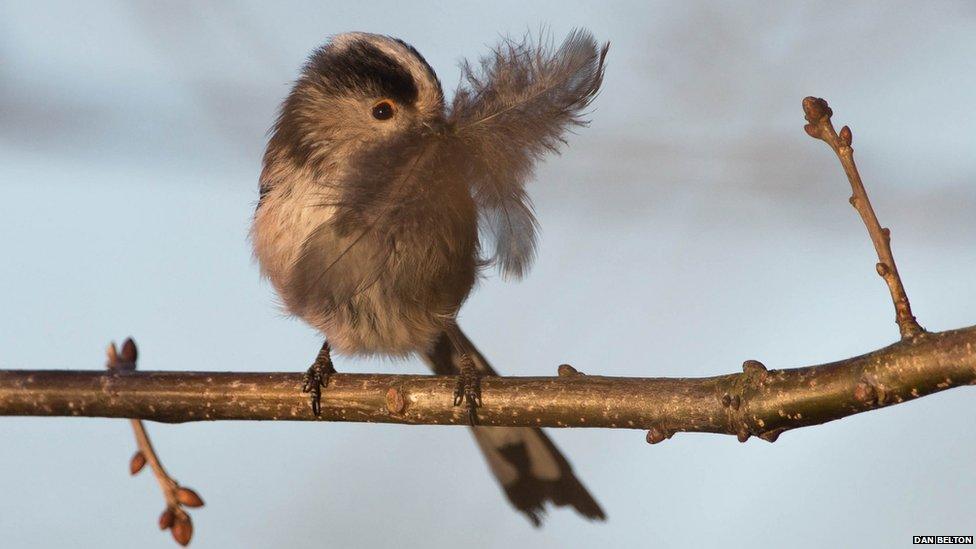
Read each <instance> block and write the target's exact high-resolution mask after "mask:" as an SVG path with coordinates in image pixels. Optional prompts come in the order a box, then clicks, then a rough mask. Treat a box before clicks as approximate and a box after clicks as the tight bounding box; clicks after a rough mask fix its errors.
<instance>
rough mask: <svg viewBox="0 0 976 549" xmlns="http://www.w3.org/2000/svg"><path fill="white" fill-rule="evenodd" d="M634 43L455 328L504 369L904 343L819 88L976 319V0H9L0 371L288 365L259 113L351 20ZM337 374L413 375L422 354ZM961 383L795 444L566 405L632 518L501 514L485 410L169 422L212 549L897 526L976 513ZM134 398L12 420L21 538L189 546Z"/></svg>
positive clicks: (864, 539) (908, 258) (2, 486)
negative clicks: (377, 417)
mask: <svg viewBox="0 0 976 549" xmlns="http://www.w3.org/2000/svg"><path fill="white" fill-rule="evenodd" d="M542 23H548V24H549V25H550V26H551V29H552V31H553V33H554V34H556V35H557V36H558V35H563V34H565V33H566V32H568V31H569V30H570V29H571V28H572V27H574V26H586V27H588V28H589V29H591V30H592V31H593V32H594V33H595V34H596V36H597V37H598V38H600V39H606V40H610V41H612V42H613V46H612V48H611V52H610V56H609V66H608V69H607V75H606V81H605V82H606V84H605V89H604V91H603V93H602V94H601V96H600V97H599V98H598V99H597V101H596V103H595V108H594V111H593V114H592V117H591V118H592V120H593V123H592V126H591V127H590V128H587V129H583V130H581V131H580V132H579V135H578V136H574V137H573V138H572V139H571V140H570V146H569V148H568V149H567V150H566V151H565V152H564V154H563V155H562V156H561V157H558V158H550V159H548V161H547V162H546V164H545V165H543V166H542V167H541V168H540V169H539V171H538V179H539V181H538V182H537V183H536V184H534V185H532V188H531V190H532V193H533V196H534V198H535V202H536V205H537V207H538V213H539V218H540V221H541V224H542V236H541V243H540V248H539V249H540V254H539V259H538V262H537V264H536V266H535V269H534V270H533V272H532V273H531V274H530V276H529V277H528V279H527V280H526V281H524V282H522V283H519V284H506V283H503V282H502V281H501V280H499V279H498V278H497V277H494V276H492V277H489V278H487V279H486V280H484V281H483V282H482V283H481V284H480V287H479V289H478V290H477V291H476V293H475V294H474V295H473V297H472V298H471V299H470V301H469V302H468V304H467V305H466V306H465V308H464V310H463V312H462V325H464V326H465V327H466V330H467V331H468V332H469V333H470V335H471V337H472V339H473V340H474V341H475V342H476V343H477V344H478V346H479V347H480V348H481V349H482V350H483V351H484V353H485V354H486V355H487V356H488V358H489V359H490V360H491V361H492V362H494V364H495V365H496V366H497V368H498V369H499V370H502V371H503V372H507V373H512V374H519V375H542V374H552V373H554V372H555V368H556V366H557V365H558V364H560V363H563V362H569V363H572V364H573V365H575V366H576V367H577V368H579V369H580V370H582V371H584V372H589V373H603V374H611V375H633V376H701V375H714V374H722V373H728V372H732V371H735V370H737V369H738V368H739V367H740V364H741V363H742V361H743V360H745V359H758V360H761V361H763V362H764V363H766V364H767V365H768V366H769V367H771V368H783V367H791V366H800V365H806V364H811V363H817V362H825V361H831V360H836V359H839V358H843V357H847V356H851V355H854V354H858V353H861V352H866V351H870V350H873V349H876V348H878V347H881V346H883V345H886V344H888V343H891V342H893V341H894V339H895V338H896V337H897V329H896V327H895V325H894V322H893V317H894V315H893V312H892V307H891V303H890V301H889V299H888V296H887V291H886V289H885V286H884V284H883V282H882V281H881V280H880V278H878V277H877V275H876V274H875V273H874V267H873V265H874V262H875V259H874V257H873V253H874V252H873V249H872V248H871V244H870V241H869V239H868V237H867V235H866V234H865V231H864V229H863V227H862V225H861V221H860V219H859V218H858V217H857V215H856V213H855V212H854V211H853V210H852V209H851V208H850V206H848V204H847V196H848V194H849V187H848V185H847V182H846V180H845V179H844V177H843V173H842V171H841V170H840V168H839V166H838V165H837V162H836V159H835V158H834V157H833V156H832V154H830V153H829V151H828V149H827V148H826V146H824V145H823V144H822V143H819V142H816V141H814V140H812V139H810V138H808V137H807V136H806V135H805V134H804V132H803V129H802V126H803V116H802V112H801V109H800V101H801V99H802V98H803V97H804V96H806V95H811V94H814V95H820V96H823V97H826V98H827V99H828V100H829V101H830V103H831V105H832V106H833V108H834V110H835V112H836V121H837V122H838V124H839V125H840V124H850V125H851V127H852V128H853V132H854V146H855V149H856V151H857V157H858V160H859V163H860V166H861V168H862V174H863V176H864V179H865V182H866V184H867V186H868V190H869V192H870V193H871V195H872V197H873V200H874V204H875V207H876V209H877V211H878V214H879V216H880V217H881V220H882V222H883V223H884V224H886V225H888V226H890V227H891V228H892V235H893V247H894V251H895V255H896V258H897V259H898V262H899V267H900V270H901V271H902V275H903V278H904V280H905V283H906V285H907V288H908V291H909V294H910V296H911V297H912V300H913V304H914V306H915V310H916V314H917V315H918V317H919V320H920V321H921V323H922V324H923V325H924V326H925V327H927V328H930V329H934V330H941V329H948V328H954V327H961V326H966V325H970V324H973V323H974V322H976V314H974V311H976V307H974V304H976V286H974V284H973V282H972V281H973V273H974V271H976V246H974V241H976V215H974V213H973V212H974V211H976V187H974V183H976V160H974V155H973V153H974V150H976V137H974V135H976V132H974V130H976V111H974V110H973V109H972V104H973V103H972V97H973V93H974V90H976V8H974V7H973V4H972V3H966V2H955V3H953V2H933V3H926V4H925V6H924V8H923V7H921V6H920V5H919V4H917V3H901V4H898V3H893V2H881V3H859V4H857V5H850V4H849V3H843V2H792V3H791V2H781V3H765V2H764V3H735V4H732V3H729V4H722V3H717V2H716V3H711V2H709V3H701V2H699V3H695V2H691V3H689V2H674V3H670V2H633V3H625V2H612V3H604V2H599V3H598V2H593V3H566V2H545V3H531V2H521V1H520V2H503V3H491V4H490V5H489V4H487V3H484V2H466V3H459V2H429V3H407V2H379V1H373V2H368V3H363V2H350V3H342V4H334V3H329V2H304V3H289V2H283V3H274V4H272V3H264V2H235V3H231V2H210V3H199V2H167V3H159V2H123V1H118V2H61V3H55V2H27V1H9V0H8V1H5V2H2V3H0V191H2V193H0V196H2V197H3V200H0V235H2V239H0V256H2V257H3V258H4V261H3V262H2V264H0V288H2V291H0V367H2V368H73V369H91V368H100V367H101V366H102V364H103V361H104V359H103V350H104V348H105V346H106V344H107V343H108V342H109V341H110V340H112V339H115V340H120V339H122V338H124V337H125V336H127V335H130V334H131V335H133V336H135V337H136V340H137V341H138V343H139V345H140V349H141V351H142V359H141V361H140V366H141V367H142V368H145V369H164V370H181V369H192V370H248V371H258V370H286V371H300V370H302V369H304V368H305V366H306V365H307V363H308V362H309V361H310V360H311V359H312V358H313V357H314V354H315V352H316V351H317V349H318V345H319V336H317V335H316V334H315V333H314V332H313V331H312V330H311V329H309V328H307V327H306V326H304V325H303V324H302V323H300V322H299V321H296V320H292V319H288V318H285V317H283V316H282V315H281V313H280V312H279V311H278V309H277V308H276V306H275V299H274V296H273V293H272V291H271V290H270V288H269V287H268V285H267V284H265V283H263V282H262V281H261V280H260V279H259V277H258V272H257V268H256V266H255V265H254V264H253V262H252V260H251V256H250V249H249V244H248V242H247V239H246V236H247V227H248V223H249V221H250V215H251V212H252V210H253V206H254V203H255V200H256V198H257V176H258V172H259V170H260V156H261V153H262V151H263V148H264V142H265V132H266V130H267V128H268V127H269V126H270V124H271V121H272V119H273V117H274V114H275V109H276V107H277V104H278V102H279V101H280V100H281V98H282V97H283V96H284V95H285V94H286V93H287V91H288V87H289V82H290V81H291V80H292V79H293V78H294V77H295V75H296V71H297V68H298V67H299V66H300V65H301V63H302V61H303V59H304V57H305V55H306V54H307V53H308V52H309V51H310V50H311V49H312V48H314V47H316V46H317V45H319V44H320V43H322V42H323V41H324V40H325V38H326V37H327V36H328V35H330V34H333V33H337V32H342V31H348V30H365V31H372V32H382V33H388V34H392V35H396V36H399V37H401V38H403V39H405V40H406V41H408V42H410V43H412V44H414V45H415V46H416V47H417V48H418V49H419V50H420V51H421V52H422V53H423V54H424V55H425V56H426V57H427V59H428V60H429V61H430V63H431V65H433V67H434V68H435V69H436V70H437V71H438V72H439V74H440V76H441V78H442V80H443V81H444V83H445V87H447V88H452V87H453V84H454V83H456V82H457V79H458V70H457V68H456V64H457V61H458V59H460V58H462V57H472V56H477V55H478V54H479V53H481V52H484V51H485V50H486V48H487V46H488V45H489V44H491V43H493V42H494V41H495V39H496V37H497V36H498V35H499V34H503V33H512V34H520V33H522V32H523V31H525V30H526V29H535V28H537V27H538V26H539V25H540V24H542ZM338 367H339V368H340V369H343V370H348V371H356V372H364V371H384V372H421V371H423V369H422V366H421V365H420V364H419V363H418V362H415V361H411V362H409V363H404V364H395V363H390V362H382V361H350V360H341V361H340V362H339V364H338ZM973 397H974V393H973V391H972V390H971V389H957V390H953V391H950V392H948V393H944V394H940V395H936V396H932V397H928V398H925V399H922V400H920V401H917V402H913V403H908V404H905V405H902V406H896V407H894V408H889V409H886V410H882V411H878V412H874V413H870V414H865V415H861V416H857V417H853V418H849V419H845V420H842V421H839V422H835V423H832V424H828V425H826V426H822V427H815V428H810V429H804V430H801V431H797V432H791V433H787V434H785V435H784V436H783V437H781V438H780V441H779V442H778V443H776V444H775V445H770V444H768V443H765V442H763V441H759V440H750V441H749V442H748V443H746V444H739V443H737V442H736V441H735V439H734V438H732V437H719V436H711V435H707V436H706V435H687V434H679V435H676V436H675V437H674V438H673V439H671V440H670V441H668V442H666V443H663V444H659V445H655V446H648V445H647V444H645V443H644V435H643V433H641V432H639V431H623V430H617V431H612V430H563V431H550V433H551V435H552V436H553V438H554V439H555V440H556V441H557V442H558V443H559V445H560V446H561V447H562V448H563V449H564V450H565V451H566V453H567V454H568V455H569V456H570V459H571V461H572V462H573V464H574V466H575V468H576V471H577V473H578V474H579V476H580V477H581V478H582V479H584V481H585V482H586V483H587V485H588V486H589V488H590V489H591V491H592V492H593V493H594V494H595V495H596V496H597V499H599V500H600V501H601V503H602V504H603V506H604V508H605V509H606V511H607V513H608V514H609V517H610V519H609V521H608V522H607V523H605V524H590V523H587V522H585V521H583V520H581V519H580V518H579V517H577V516H576V515H574V514H573V513H572V512H570V511H565V510H559V511H554V512H553V513H551V515H550V517H549V521H548V524H547V526H546V527H545V528H544V529H542V530H534V529H532V528H531V526H530V525H529V523H528V522H527V521H526V520H525V519H524V518H522V517H521V516H520V515H518V514H516V513H515V512H514V511H512V510H511V509H510V508H509V506H508V503H507V502H506V501H505V500H504V498H503V496H502V494H501V493H500V491H499V490H498V488H497V487H496V486H495V485H494V481H493V480H491V479H490V477H489V475H488V473H487V470H486V468H485V465H484V463H483V462H482V459H481V457H480V456H479V455H478V453H477V451H476V449H475V446H474V444H473V443H472V441H471V438H470V436H469V435H468V433H467V432H466V430H464V429H461V428H449V427H405V426H380V425H358V424H298V423H211V424H192V425H181V426H169V425H154V424H153V425H150V426H149V429H150V431H151V433H152V435H153V436H154V438H155V441H156V444H157V447H158V449H159V450H160V452H161V455H162V458H163V460H164V462H165V464H166V465H167V466H168V467H169V469H170V470H171V472H172V473H173V474H174V475H175V476H176V478H177V479H178V480H180V481H181V482H183V483H185V484H187V485H189V486H191V487H193V488H196V489H197V490H198V491H199V492H200V493H201V495H202V496H203V497H204V499H205V500H206V501H207V506H206V507H204V508H203V509H201V510H198V511H195V512H194V513H193V518H194V521H195V525H196V534H195V539H194V542H193V547H196V548H200V549H204V548H226V547H255V548H264V547H324V546H331V547H377V546H390V545H394V544H395V545H397V546H402V547H418V546H424V547H457V546H459V545H469V546H473V547H503V548H510V547H522V546H531V547H592V546H596V545H600V546H606V547H645V546H653V547H706V546H722V547H726V548H735V547H759V546H762V547H767V546H773V547H775V546H790V547H811V548H813V547H818V548H819V547H823V546H860V547H872V546H875V547H891V546H903V545H908V544H910V543H911V536H912V535H913V534H973V533H974V529H973V528H974V526H973V525H974V521H973V512H972V510H973V508H974V507H976V474H974V473H973V467H972V457H973V455H974V454H976V432H974V431H973V427H972V418H973ZM133 446H134V443H133V440H132V435H131V433H130V429H129V426H128V424H127V423H126V422H124V421H118V420H101V419H36V418H25V419H10V418H4V419H0V539H3V543H2V545H3V546H4V547H5V548H6V547H11V548H26V547H93V546H98V547H119V548H123V547H124V548H128V547H135V546H138V547H161V548H171V547H173V546H174V544H173V542H172V540H171V539H170V538H169V536H168V535H167V534H161V533H159V532H158V531H157V530H156V526H155V522H156V517H157V516H158V514H159V512H160V511H161V510H162V508H163V502H162V499H161V497H160V495H159V493H158V490H157V488H156V486H155V484H154V482H153V480H152V478H151V476H150V475H148V474H143V475H140V476H139V477H136V478H135V479H132V478H129V477H128V473H127V460H128V458H129V456H130V454H131V452H132V451H133Z"/></svg>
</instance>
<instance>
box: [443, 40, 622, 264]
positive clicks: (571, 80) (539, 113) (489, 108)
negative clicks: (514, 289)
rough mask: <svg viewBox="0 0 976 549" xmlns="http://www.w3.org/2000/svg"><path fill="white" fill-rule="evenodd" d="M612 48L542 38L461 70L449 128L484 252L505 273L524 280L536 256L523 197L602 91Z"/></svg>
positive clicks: (509, 45) (508, 44) (507, 43)
mask: <svg viewBox="0 0 976 549" xmlns="http://www.w3.org/2000/svg"><path fill="white" fill-rule="evenodd" d="M609 47H610V45H609V44H604V45H603V46H600V45H598V44H597V42H596V40H595V39H594V38H593V36H592V35H591V34H590V33H589V32H587V31H584V30H576V31H573V32H572V33H570V35H569V36H568V37H567V38H566V40H565V41H564V42H563V43H562V45H560V46H559V47H558V48H554V47H552V45H551V44H549V43H548V41H547V40H545V39H544V38H541V37H540V38H539V39H538V40H537V41H535V42H533V40H532V39H531V38H529V37H526V38H523V39H522V40H520V41H515V40H504V41H502V42H501V43H500V44H498V45H497V46H496V47H495V48H494V50H493V51H492V53H491V55H489V56H487V57H483V58H482V59H481V60H480V62H479V63H478V65H477V66H473V65H472V64H470V63H468V62H466V61H465V62H464V63H462V66H461V69H462V73H463V81H462V83H461V85H460V87H459V89H458V91H457V93H456V94H455V96H454V102H453V105H452V107H451V112H450V121H451V123H452V125H453V126H454V128H455V132H456V136H457V138H458V142H459V143H460V145H461V146H462V147H463V149H464V152H465V157H466V158H468V159H469V160H470V163H471V165H470V170H469V173H468V176H469V184H470V185H471V189H472V195H473V196H474V197H475V200H476V201H477V203H478V206H479V208H480V211H481V223H480V225H481V227H482V234H483V235H484V236H486V237H488V239H489V240H491V241H492V246H485V247H486V248H487V249H491V250H492V251H493V259H494V260H495V262H496V263H497V264H498V267H499V269H500V270H501V271H502V273H503V274H505V275H508V276H512V277H516V278H518V277H521V276H522V275H523V274H525V272H526V270H527V269H528V267H529V264H530V263H531V261H532V258H533V255H534V249H535V229H536V222H535V216H534V215H533V213H532V204H531V202H530V201H529V199H528V196H527V194H526V192H525V185H526V183H527V182H528V180H529V179H531V177H532V173H533V168H534V166H535V163H536V161H537V160H538V159H539V158H540V157H541V156H542V155H544V154H545V153H547V152H557V151H558V149H559V146H560V145H561V144H562V143H564V142H565V135H566V133H567V132H569V131H570V130H571V129H572V128H573V127H574V126H580V125H584V124H585V123H586V122H585V120H584V119H583V118H582V117H583V115H584V112H583V111H584V109H586V107H587V106H588V105H589V104H590V102H591V101H592V100H593V98H594V97H596V94H597V92H598V91H599V89H600V83H601V82H602V80H603V71H604V59H605V57H606V54H607V50H608V49H609Z"/></svg>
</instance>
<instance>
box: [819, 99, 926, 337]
mask: <svg viewBox="0 0 976 549" xmlns="http://www.w3.org/2000/svg"><path fill="white" fill-rule="evenodd" d="M803 111H804V112H805V113H806V119H807V122H809V124H807V125H806V126H804V128H803V129H805V130H806V132H807V134H809V135H810V137H813V138H816V139H820V140H821V141H823V142H824V143H826V144H827V145H830V148H831V149H833V150H834V152H835V153H836V154H837V157H838V158H839V159H840V163H841V166H843V167H844V173H846V174H847V179H848V180H849V181H850V182H851V190H852V191H853V194H852V195H851V198H850V202H851V206H854V208H855V209H856V210H857V212H858V213H859V214H861V219H862V220H863V221H864V226H865V227H867V229H868V234H869V235H871V241H872V242H873V243H874V249H875V250H877V252H878V264H877V266H876V268H877V271H878V274H879V275H881V278H883V279H884V281H885V283H886V284H888V291H889V292H891V300H892V301H893V302H894V304H895V321H896V322H897V323H898V330H899V331H900V332H901V338H902V339H911V338H913V337H915V336H917V335H920V334H923V333H925V329H923V328H922V327H921V326H920V325H919V323H918V321H916V320H915V317H914V316H913V315H912V306H911V304H910V303H909V302H908V294H906V293H905V286H904V285H903V284H902V282H901V277H900V276H899V275H898V267H897V266H896V265H895V258H894V256H892V254H891V231H890V230H889V229H887V228H884V227H882V226H881V223H880V222H878V216H877V215H875V213H874V208H873V207H872V206H871V201H870V200H869V199H868V193H867V191H865V190H864V183H863V182H862V181H861V175H860V173H858V171H857V165H855V164H854V148H853V147H852V146H851V140H852V135H851V129H850V128H849V127H847V126H844V127H843V128H841V130H840V134H839V135H838V133H837V132H836V131H834V125H833V123H832V122H831V121H830V117H831V116H832V115H833V114H834V113H833V111H832V110H831V109H830V106H828V105H827V102H826V101H824V100H823V99H821V98H819V97H807V98H806V99H804V100H803Z"/></svg>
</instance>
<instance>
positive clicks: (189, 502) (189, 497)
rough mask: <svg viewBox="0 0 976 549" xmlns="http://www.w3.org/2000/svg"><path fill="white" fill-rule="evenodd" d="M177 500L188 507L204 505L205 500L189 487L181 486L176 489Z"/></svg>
mask: <svg viewBox="0 0 976 549" xmlns="http://www.w3.org/2000/svg"><path fill="white" fill-rule="evenodd" d="M176 501H178V502H180V503H182V504H183V505H186V506H187V507H203V500H202V499H200V496H199V495H197V493H196V492H194V491H193V490H191V489H189V488H180V489H179V490H177V491H176Z"/></svg>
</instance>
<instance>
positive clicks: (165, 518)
mask: <svg viewBox="0 0 976 549" xmlns="http://www.w3.org/2000/svg"><path fill="white" fill-rule="evenodd" d="M174 518H176V517H175V515H173V510H172V509H170V508H169V507H167V508H166V510H165V511H163V512H162V514H160V515H159V529H160V530H166V529H167V528H171V527H172V526H173V519H174Z"/></svg>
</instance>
